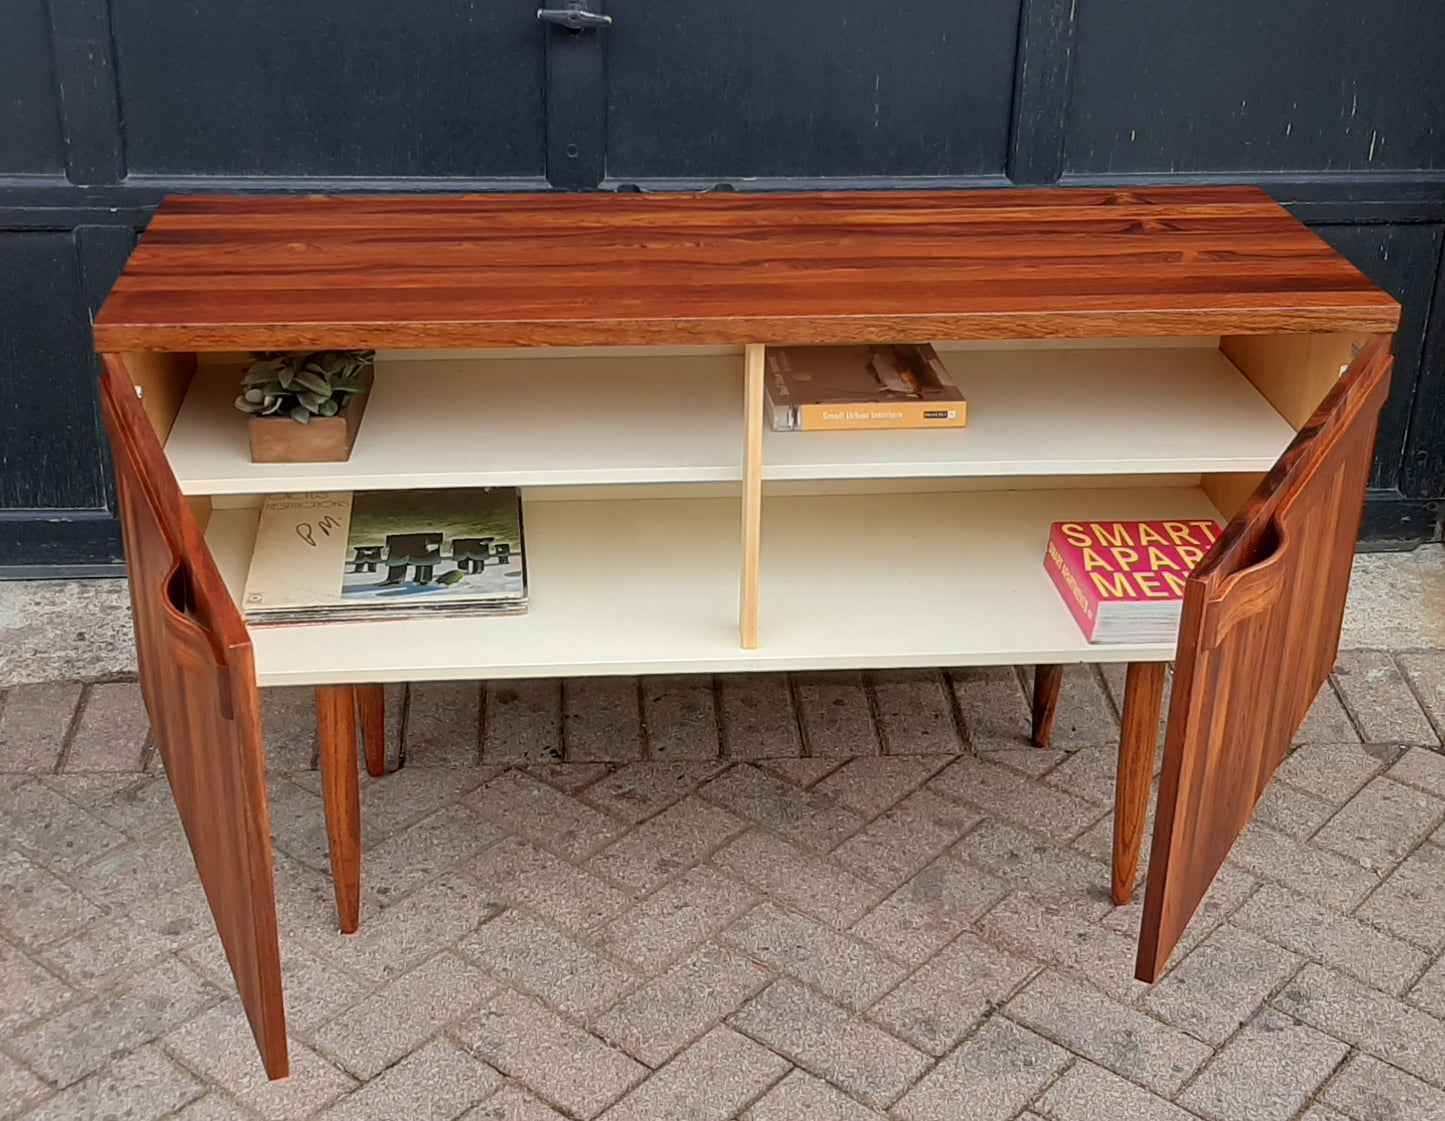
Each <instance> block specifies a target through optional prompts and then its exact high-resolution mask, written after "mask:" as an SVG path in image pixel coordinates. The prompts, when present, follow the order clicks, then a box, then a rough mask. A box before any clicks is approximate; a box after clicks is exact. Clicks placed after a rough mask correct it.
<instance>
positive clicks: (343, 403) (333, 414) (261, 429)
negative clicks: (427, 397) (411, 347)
mask: <svg viewBox="0 0 1445 1121" xmlns="http://www.w3.org/2000/svg"><path fill="white" fill-rule="evenodd" d="M373 358H374V354H373V352H372V351H369V350H312V351H290V352H283V353H265V354H257V355H255V357H254V360H253V361H252V362H251V364H250V366H248V367H247V368H246V374H245V376H244V377H243V378H242V379H241V394H240V396H238V397H237V398H236V408H238V409H240V410H241V411H242V412H243V413H249V414H250V415H251V424H250V435H251V462H252V463H337V462H341V461H342V460H346V459H349V458H350V457H351V446H352V445H353V444H354V443H355V442H356V430H357V427H358V426H359V425H360V424H361V414H362V411H363V410H364V409H365V408H366V391H367V390H368V389H370V388H371V380H372V363H373Z"/></svg>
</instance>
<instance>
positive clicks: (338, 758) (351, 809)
mask: <svg viewBox="0 0 1445 1121" xmlns="http://www.w3.org/2000/svg"><path fill="white" fill-rule="evenodd" d="M316 735H317V739H318V740H319V741H320V745H321V798H322V803H323V805H324V806H325V809H326V833H327V836H328V838H329V839H330V841H331V880H332V883H333V884H334V885H335V887H336V917H337V921H338V922H339V923H340V924H341V933H342V934H355V933H356V928H357V925H358V924H359V923H360V921H361V773H360V771H361V768H360V765H359V764H358V763H357V759H356V690H355V689H354V688H353V687H352V686H350V685H323V686H321V687H320V688H318V689H317V690H316Z"/></svg>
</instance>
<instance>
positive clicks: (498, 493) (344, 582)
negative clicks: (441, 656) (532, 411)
mask: <svg viewBox="0 0 1445 1121" xmlns="http://www.w3.org/2000/svg"><path fill="white" fill-rule="evenodd" d="M241 601H242V602H241V609H242V614H243V615H244V617H245V618H246V620H247V621H248V622H252V623H257V624H266V623H288V624H294V623H320V622H338V621H355V622H361V621H373V620H379V619H393V618H398V617H401V616H405V615H411V614H443V613H444V614H451V615H480V614H487V615H497V614H508V615H517V614H521V613H523V612H525V611H526V609H527V566H526V551H525V548H524V546H523V541H522V503H521V496H520V494H519V493H518V491H517V489H516V488H515V487H495V488H492V487H487V488H470V489H464V488H457V489H446V490H374V491H358V492H356V493H354V494H352V493H346V492H331V493H324V494H273V495H268V496H267V497H266V500H265V502H264V503H263V505H262V507H261V514H260V519H259V521H258V522H257V527H256V545H255V548H254V550H253V552H252V557H251V568H250V571H249V572H248V573H247V576H246V587H245V591H244V592H243V593H242V597H241Z"/></svg>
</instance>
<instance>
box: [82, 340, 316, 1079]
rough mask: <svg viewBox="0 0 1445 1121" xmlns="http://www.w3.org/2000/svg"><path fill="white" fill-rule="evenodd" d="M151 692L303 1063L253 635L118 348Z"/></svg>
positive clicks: (113, 376)
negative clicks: (286, 950)
mask: <svg viewBox="0 0 1445 1121" xmlns="http://www.w3.org/2000/svg"><path fill="white" fill-rule="evenodd" d="M100 396H101V411H102V415H103V417H104V419H105V426H106V430H107V431H108V432H109V434H110V443H111V449H112V452H113V458H114V461H115V482H116V492H117V496H118V498H119V505H120V518H121V529H122V532H123V533H124V535H125V555H126V574H127V576H128V577H129V581H130V597H131V609H132V612H133V614H134V616H135V641H136V651H137V654H138V656H139V660H140V681H141V692H142V693H143V695H144V697H145V704H146V709H147V711H148V712H149V713H150V719H151V728H152V730H153V732H154V734H155V740H156V747H157V748H158V749H159V750H160V753H161V759H162V760H163V761H164V763H165V769H166V778H167V779H169V780H170V784H171V791H172V793H174V795H175V799H176V808H177V809H178V810H179V811H180V814H181V821H182V823H183V824H184V826H185V830H186V837H187V839H188V840H189V841H190V845H191V852H192V854H193V855H194V856H195V860H196V871H197V872H199V873H200V877H201V885H202V886H203V887H204V888H205V892H206V899H207V900H208V902H209V903H210V906H211V914H212V915H213V916H214V917H215V920H216V929H217V930H218V931H219V932H220V935H221V943H222V945H223V946H224V947H225V950H226V957H227V959H228V960H229V962H230V965H231V972H232V974H234V976H235V978H236V987H237V989H239V990H240V994H241V1003H242V1004H243V1005H244V1006H245V1008H246V1015H247V1016H248V1017H249V1018H250V1021H251V1031H252V1032H253V1033H254V1034H255V1036H256V1044H257V1046H258V1047H259V1048H260V1050H261V1058H262V1061H263V1062H264V1063H265V1066H266V1073H267V1074H268V1075H269V1076H270V1077H272V1078H284V1077H285V1076H286V1075H287V1073H288V1072H289V1059H288V1055H287V1049H286V1017H285V1011H284V1009H283V1007H282V1003H281V952H280V946H279V943H278V940H277V933H276V893H275V888H274V884H273V878H272V866H271V816H270V811H269V808H268V806H267V800H266V761H265V756H264V753H263V749H262V741H261V729H260V707H259V704H260V698H259V696H258V693H257V689H256V672H255V666H254V663H253V661H252V653H251V640H250V637H249V635H248V634H247V633H246V628H245V625H244V624H243V623H242V621H241V615H240V612H239V611H237V609H236V605H235V603H234V602H233V601H232V599H231V596H230V593H228V592H227V591H226V587H225V585H224V584H223V583H222V581H221V576H220V573H219V572H217V571H216V567H215V564H214V562H213V561H212V560H211V555H210V553H209V551H208V550H207V549H206V545H205V542H204V540H203V539H202V536H201V531H200V528H199V527H198V526H197V525H196V521H195V518H194V517H192V515H191V511H190V508H189V507H188V506H187V505H186V503H185V500H184V499H183V498H182V496H181V492H180V488H179V486H178V485H177V484H176V479H175V476H174V474H172V472H171V469H170V465H169V464H168V463H167V462H166V458H165V453H164V451H163V450H162V449H161V445H160V441H159V440H158V439H157V437H156V434H155V430H154V429H153V428H152V427H151V425H150V422H149V420H147V418H146V415H145V411H144V409H143V408H142V407H141V403H140V401H139V399H138V398H137V397H136V391H135V385H134V384H133V383H132V382H131V380H130V376H129V375H128V374H127V373H126V370H125V367H124V366H123V365H122V363H121V361H120V359H119V358H118V357H116V356H115V355H106V356H105V370H104V373H103V374H102V375H101V394H100Z"/></svg>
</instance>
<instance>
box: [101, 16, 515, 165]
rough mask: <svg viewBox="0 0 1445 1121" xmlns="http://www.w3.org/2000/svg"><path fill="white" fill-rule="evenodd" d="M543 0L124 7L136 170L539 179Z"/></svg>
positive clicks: (118, 19)
mask: <svg viewBox="0 0 1445 1121" xmlns="http://www.w3.org/2000/svg"><path fill="white" fill-rule="evenodd" d="M536 9H537V4H536V0H532V3H530V4H528V3H525V2H522V0H507V2H492V0H488V2H486V3H467V4H451V3H445V4H437V3H424V4H398V3H394V2H393V0H350V2H348V3H345V4H338V3H333V2H331V0H248V2H247V3H245V4H198V3H195V2H194V0H112V22H113V25H114V35H115V45H116V53H117V56H118V58H117V61H118V67H119V73H120V79H119V80H120V98H121V107H122V110H123V113H124V118H125V136H126V152H127V159H128V163H129V167H130V170H131V171H132V172H133V173H141V174H164V175H225V176H237V175H300V176H367V177H377V176H467V177H481V176H538V177H540V176H541V175H542V173H543V139H542V137H543V117H542V102H543V81H542V28H541V26H540V24H538V22H537V18H536Z"/></svg>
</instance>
